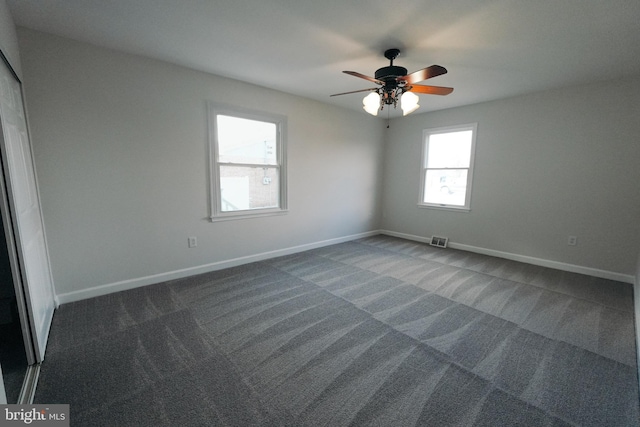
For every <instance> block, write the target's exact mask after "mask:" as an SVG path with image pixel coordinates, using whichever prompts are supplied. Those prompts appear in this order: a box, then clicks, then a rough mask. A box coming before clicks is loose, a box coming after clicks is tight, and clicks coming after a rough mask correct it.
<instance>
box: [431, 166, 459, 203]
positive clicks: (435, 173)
mask: <svg viewBox="0 0 640 427" xmlns="http://www.w3.org/2000/svg"><path fill="white" fill-rule="evenodd" d="M425 178H426V179H425V185H424V199H423V201H424V203H435V204H440V205H454V206H464V202H465V196H466V193H467V169H454V170H451V169H448V170H442V169H439V170H427V171H426V177H425Z"/></svg>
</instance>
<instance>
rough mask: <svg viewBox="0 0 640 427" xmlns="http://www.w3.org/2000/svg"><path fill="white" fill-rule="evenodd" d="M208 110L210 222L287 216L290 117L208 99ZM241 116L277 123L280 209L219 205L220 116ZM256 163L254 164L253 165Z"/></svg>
mask: <svg viewBox="0 0 640 427" xmlns="http://www.w3.org/2000/svg"><path fill="white" fill-rule="evenodd" d="M208 110H209V185H210V191H209V198H210V216H209V219H210V220H211V222H217V221H229V220H237V219H246V218H256V217H264V216H273V215H284V214H286V213H287V212H288V209H287V117H286V116H283V115H279V114H271V113H266V112H263V111H256V110H250V109H247V108H241V107H236V106H232V105H226V104H219V103H216V102H208ZM219 114H221V115H226V116H233V117H240V118H243V119H248V120H257V121H262V122H269V123H273V124H275V125H276V153H277V163H278V164H277V168H278V170H279V175H280V177H279V182H280V188H279V191H280V200H279V207H277V208H258V209H246V210H238V211H231V212H223V211H222V208H221V206H220V163H219V162H218V132H217V120H216V116H217V115H219ZM251 166H255V165H251Z"/></svg>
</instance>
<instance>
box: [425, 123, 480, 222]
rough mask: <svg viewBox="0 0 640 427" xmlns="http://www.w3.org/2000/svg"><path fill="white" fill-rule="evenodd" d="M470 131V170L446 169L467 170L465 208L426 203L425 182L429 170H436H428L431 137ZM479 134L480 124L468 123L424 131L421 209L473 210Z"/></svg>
mask: <svg viewBox="0 0 640 427" xmlns="http://www.w3.org/2000/svg"><path fill="white" fill-rule="evenodd" d="M468 130H470V131H471V153H470V159H469V167H468V168H446V169H466V170H467V185H466V193H465V202H464V206H458V205H451V204H439V203H427V202H425V201H424V191H425V185H426V182H425V181H426V177H427V170H428V169H436V168H427V160H428V159H427V157H428V154H429V137H430V136H431V135H436V134H442V133H453V132H462V131H468ZM477 133H478V123H468V124H463V125H455V126H447V127H439V128H431V129H424V130H423V131H422V155H421V156H420V162H421V163H420V194H419V195H418V206H419V207H421V208H429V209H441V210H452V211H463V212H468V211H470V210H471V191H472V184H473V165H474V163H475V155H476V136H477ZM437 169H442V168H437Z"/></svg>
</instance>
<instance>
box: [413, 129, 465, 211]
mask: <svg viewBox="0 0 640 427" xmlns="http://www.w3.org/2000/svg"><path fill="white" fill-rule="evenodd" d="M477 126H478V125H477V124H476V123H474V124H469V125H461V126H453V127H447V128H438V129H425V131H424V132H423V146H422V170H421V177H420V202H419V203H418V205H419V206H424V207H438V208H446V209H460V210H469V209H470V201H471V180H472V177H473V158H474V153H475V145H476V144H475V142H476V130H477Z"/></svg>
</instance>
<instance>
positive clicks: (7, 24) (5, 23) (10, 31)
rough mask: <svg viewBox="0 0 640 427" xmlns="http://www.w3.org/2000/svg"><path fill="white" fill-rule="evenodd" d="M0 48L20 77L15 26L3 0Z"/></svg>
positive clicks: (20, 69)
mask: <svg viewBox="0 0 640 427" xmlns="http://www.w3.org/2000/svg"><path fill="white" fill-rule="evenodd" d="M0 50H2V53H3V54H4V55H5V56H6V57H7V59H8V60H9V63H10V64H11V67H13V70H14V71H15V72H16V74H17V75H18V76H19V77H22V67H21V66H20V54H19V48H18V37H17V35H16V27H15V24H14V23H13V18H12V17H11V13H9V7H7V3H6V1H5V0H0Z"/></svg>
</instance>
